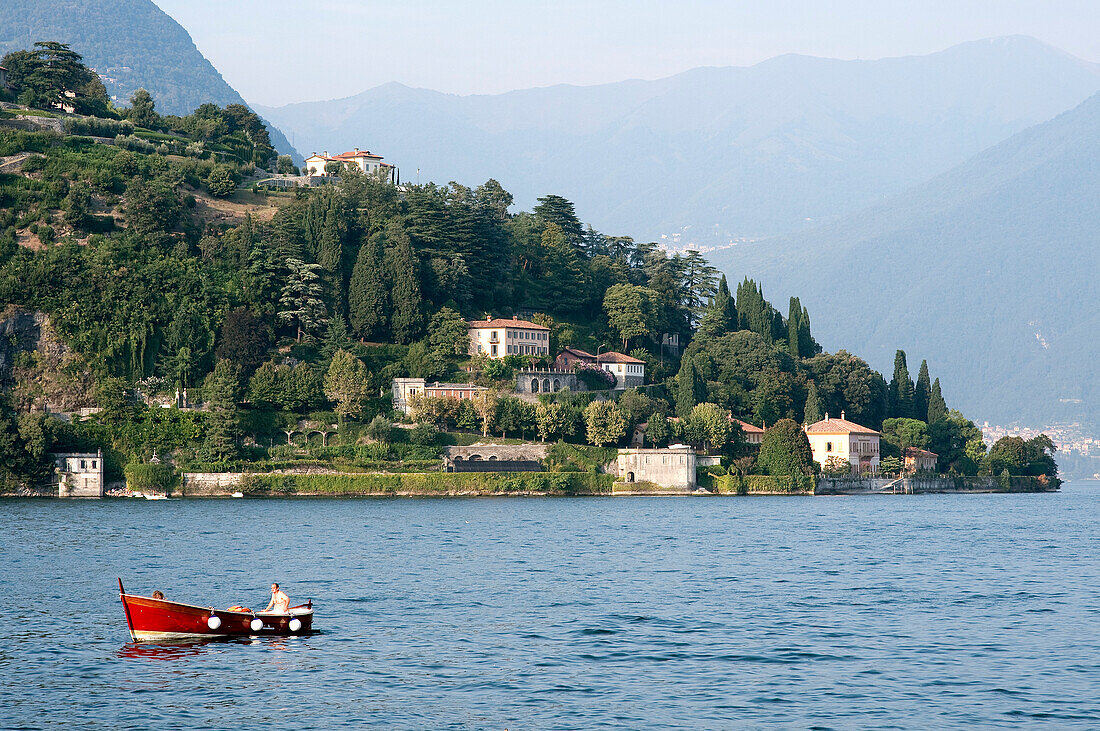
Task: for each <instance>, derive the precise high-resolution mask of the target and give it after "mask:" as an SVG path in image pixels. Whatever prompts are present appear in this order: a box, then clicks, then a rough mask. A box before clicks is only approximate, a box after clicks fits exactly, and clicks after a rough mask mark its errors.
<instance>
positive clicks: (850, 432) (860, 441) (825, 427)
mask: <svg viewBox="0 0 1100 731" xmlns="http://www.w3.org/2000/svg"><path fill="white" fill-rule="evenodd" d="M805 431H806V438H807V439H809V440H810V449H811V450H812V451H813V455H814V461H815V462H817V463H818V464H819V465H822V466H824V465H825V463H826V462H827V461H828V459H829V458H830V457H839V458H840V459H843V460H846V461H847V462H848V463H849V464H851V465H852V471H853V472H859V473H861V474H862V473H864V472H870V473H872V474H874V473H876V472H878V463H879V436H880V435H879V433H878V432H877V431H875V430H874V429H868V428H867V427H865V426H860V425H859V424H856V423H855V422H852V421H848V420H847V419H845V418H844V412H843V411H841V412H840V418H839V419H830V418H829V415H828V414H825V418H824V419H822V420H821V421H819V422H817V423H816V424H810V425H809V426H807V427H805Z"/></svg>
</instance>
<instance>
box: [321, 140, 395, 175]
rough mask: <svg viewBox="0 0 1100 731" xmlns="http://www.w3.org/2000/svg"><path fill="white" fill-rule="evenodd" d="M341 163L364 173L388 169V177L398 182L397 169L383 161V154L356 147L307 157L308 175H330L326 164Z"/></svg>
mask: <svg viewBox="0 0 1100 731" xmlns="http://www.w3.org/2000/svg"><path fill="white" fill-rule="evenodd" d="M330 162H335V163H340V164H341V165H342V166H344V167H349V166H355V167H357V168H359V170H361V171H362V172H364V173H376V172H377V171H379V170H383V171H386V176H387V179H388V180H389V181H390V182H391V183H396V182H397V176H396V170H397V168H395V167H394V166H393V165H390V164H389V163H385V162H382V156H381V155H375V154H374V153H372V152H371V151H370V150H360V149H359V148H358V147H356V148H355V149H354V150H352V151H351V152H341V153H340V154H339V155H333V156H329V154H328V152H327V151H325V152H324V153H322V154H320V155H318V154H317V153H316V152H315V153H313V154H312V155H310V156H309V157H307V158H306V164H305V171H306V175H308V176H310V177H314V176H317V175H328V173H327V172H326V171H325V166H326V165H327V164H328V163H330Z"/></svg>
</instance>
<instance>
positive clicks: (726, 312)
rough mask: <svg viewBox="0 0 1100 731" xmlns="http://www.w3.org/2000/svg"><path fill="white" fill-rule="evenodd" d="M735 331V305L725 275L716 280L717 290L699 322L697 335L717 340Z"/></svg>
mask: <svg viewBox="0 0 1100 731" xmlns="http://www.w3.org/2000/svg"><path fill="white" fill-rule="evenodd" d="M736 330H737V305H736V304H735V303H734V301H733V296H732V295H731V294H730V288H729V285H728V284H727V283H726V275H725V274H723V275H722V278H721V279H719V280H718V290H717V292H716V293H715V295H714V298H713V299H712V300H711V301H710V304H709V305H708V306H707V309H706V311H705V312H704V313H703V319H702V320H701V321H700V322H699V332H698V335H701V336H703V337H708V338H717V337H721V336H722V335H725V334H726V333H731V332H736Z"/></svg>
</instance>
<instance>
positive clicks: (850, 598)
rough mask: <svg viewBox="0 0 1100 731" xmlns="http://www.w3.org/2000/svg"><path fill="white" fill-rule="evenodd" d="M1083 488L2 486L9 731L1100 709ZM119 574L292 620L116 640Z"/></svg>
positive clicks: (1094, 594) (683, 721)
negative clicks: (268, 635) (127, 489)
mask: <svg viewBox="0 0 1100 731" xmlns="http://www.w3.org/2000/svg"><path fill="white" fill-rule="evenodd" d="M1098 519H1100V485H1097V484H1096V483H1091V484H1089V483H1080V484H1077V485H1067V486H1066V487H1065V488H1063V492H1061V493H1060V494H1047V495H966V496H960V495H940V496H896V497H818V498H808V497H786V498H778V497H777V498H765V497H759V498H710V499H707V498H614V499H598V498H595V499H593V498H589V499H524V498H510V499H446V500H444V499H426V500H348V499H345V500H310V499H298V500H190V501H188V500H178V501H162V502H147V501H137V500H129V501H124V500H104V501H94V502H83V501H57V500H5V501H3V502H0V556H2V559H3V564H2V568H0V617H2V621H3V632H2V635H0V672H2V674H3V682H2V683H0V727H42V726H56V725H60V724H62V723H66V722H67V723H69V724H70V725H71V726H73V727H115V728H119V727H154V726H158V727H163V728H198V727H210V728H227V729H228V728H232V729H251V728H258V727H262V726H270V727H272V728H282V729H292V728H293V729H304V728H337V727H363V726H375V727H381V728H423V729H443V728H454V729H467V728H470V729H480V728H486V729H505V728H508V729H512V730H513V731H514V730H515V729H529V728H534V729H546V728H560V729H592V728H629V729H641V728H646V729H648V728H736V727H760V726H778V727H791V728H809V727H816V728H941V727H942V728H947V727H951V728H959V727H1019V726H1021V725H1023V726H1047V727H1051V728H1097V727H1100V520H1098ZM117 576H121V577H122V579H123V581H124V582H125V584H126V587H127V589H128V590H129V591H133V592H135V593H145V594H148V593H151V592H152V591H153V590H154V589H160V590H161V591H163V592H164V593H165V595H166V596H167V597H168V598H169V599H178V600H181V601H192V602H194V603H198V604H203V605H206V604H214V605H216V606H220V607H226V606H229V605H231V604H237V603H241V604H245V605H247V606H250V607H253V608H254V609H257V608H262V607H263V606H264V605H265V604H266V603H267V599H268V585H269V584H270V582H271V581H279V582H280V583H281V584H282V585H283V588H284V589H285V590H286V591H287V592H288V593H289V594H290V597H291V600H292V602H294V603H298V602H304V601H305V600H306V599H308V598H312V599H313V600H314V602H315V605H316V610H317V616H316V619H315V626H316V627H317V628H319V629H321V630H323V632H322V633H321V634H317V635H314V636H312V637H308V638H290V639H261V640H255V641H251V642H247V641H246V642H216V643H209V644H199V645H184V646H163V645H142V644H136V645H135V644H132V643H130V642H129V641H128V640H129V637H128V635H127V633H126V626H125V620H124V618H123V614H122V607H121V605H120V604H119V602H118V595H117V585H116V584H115V578H116V577H117Z"/></svg>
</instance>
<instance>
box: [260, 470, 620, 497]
mask: <svg viewBox="0 0 1100 731" xmlns="http://www.w3.org/2000/svg"><path fill="white" fill-rule="evenodd" d="M613 482H614V477H612V476H611V475H593V474H588V473H580V472H434V473H404V474H394V475H379V474H363V475H273V474H248V475H246V476H245V477H244V480H243V481H242V482H241V491H242V492H245V493H251V494H254V495H294V494H309V495H398V494H403V495H464V494H476V495H509V494H518V493H539V494H547V495H599V494H610V492H611V484H612V483H613Z"/></svg>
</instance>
